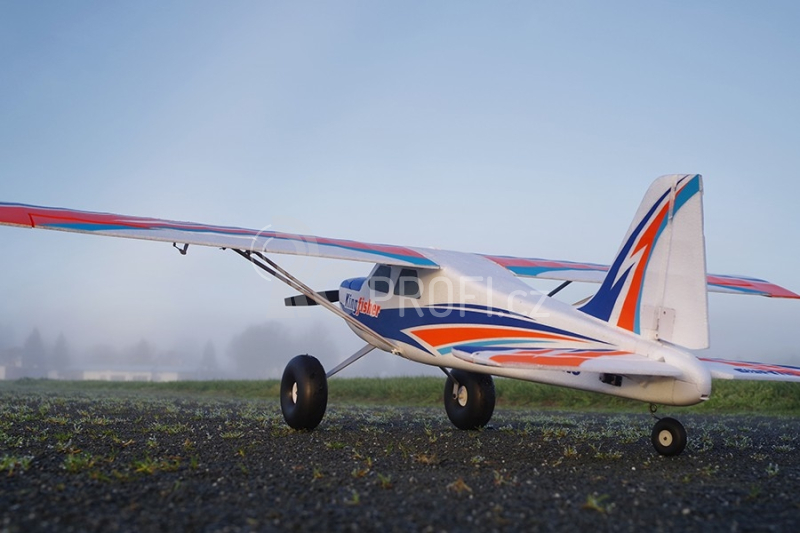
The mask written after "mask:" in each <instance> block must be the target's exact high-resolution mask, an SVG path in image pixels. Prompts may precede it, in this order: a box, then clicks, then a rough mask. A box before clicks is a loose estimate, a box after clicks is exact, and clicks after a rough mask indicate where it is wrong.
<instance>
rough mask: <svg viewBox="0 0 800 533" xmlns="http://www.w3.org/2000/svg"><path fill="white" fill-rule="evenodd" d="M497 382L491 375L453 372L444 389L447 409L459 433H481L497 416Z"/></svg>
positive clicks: (460, 371)
mask: <svg viewBox="0 0 800 533" xmlns="http://www.w3.org/2000/svg"><path fill="white" fill-rule="evenodd" d="M494 402H495V392H494V380H492V376H490V375H488V374H478V373H475V372H467V371H464V370H452V371H451V372H450V374H449V376H448V377H447V381H446V382H445V385H444V409H445V411H447V416H448V418H450V421H451V422H452V423H453V425H455V426H456V427H457V428H458V429H479V428H482V427H483V426H485V425H486V424H487V423H488V422H489V420H490V419H491V418H492V413H494Z"/></svg>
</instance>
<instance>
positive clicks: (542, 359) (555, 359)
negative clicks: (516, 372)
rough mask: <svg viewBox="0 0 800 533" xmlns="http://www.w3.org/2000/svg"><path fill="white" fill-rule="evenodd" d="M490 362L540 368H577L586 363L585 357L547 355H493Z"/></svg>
mask: <svg viewBox="0 0 800 533" xmlns="http://www.w3.org/2000/svg"><path fill="white" fill-rule="evenodd" d="M491 359H492V361H494V362H496V363H500V364H509V363H511V364H524V365H542V366H571V367H579V366H581V363H583V362H584V361H586V359H587V358H586V357H559V356H547V355H533V356H529V355H521V356H517V355H495V356H494V357H492V358H491Z"/></svg>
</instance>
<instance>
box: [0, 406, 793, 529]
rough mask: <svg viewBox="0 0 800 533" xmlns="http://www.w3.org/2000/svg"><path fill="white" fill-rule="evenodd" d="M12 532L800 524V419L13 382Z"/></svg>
mask: <svg viewBox="0 0 800 533" xmlns="http://www.w3.org/2000/svg"><path fill="white" fill-rule="evenodd" d="M0 402H1V403H0V528H2V530H3V531H11V532H16V531H41V530H58V531H143V530H145V531H179V530H202V531H251V530H254V531H270V530H276V531H277V530H280V531H285V530H311V529H315V530H319V531H340V530H344V531H358V530H367V531H372V530H382V531H472V530H478V531H494V530H497V531H512V530H521V531H522V530H524V531H531V530H541V531H550V530H556V531H565V530H569V531H573V530H575V529H576V528H586V529H588V528H591V529H592V530H614V531H616V530H620V531H643V530H648V531H654V530H655V531H662V530H663V531H676V530H679V529H680V530H701V529H702V530H703V531H710V530H719V531H792V532H795V531H800V460H799V459H798V447H800V434H798V429H800V421H799V420H798V419H796V418H779V417H764V416H753V417H751V416H710V415H690V414H686V415H683V416H682V415H681V412H680V410H677V409H676V410H672V411H671V412H670V414H671V415H673V416H677V418H679V419H681V420H682V421H683V422H684V424H685V425H686V428H687V430H688V432H689V445H688V447H687V450H686V451H685V452H684V453H683V454H682V455H681V456H679V457H676V458H664V457H661V456H659V455H657V454H656V452H655V450H654V449H653V447H652V445H651V444H650V430H651V428H652V425H653V420H652V418H650V417H649V416H648V415H647V414H645V408H644V407H643V409H642V413H641V414H607V413H603V414H595V413H590V414H587V413H570V412H550V411H548V412H544V413H542V412H534V411H527V410H502V409H500V410H498V411H497V412H496V413H495V416H494V418H493V420H492V426H491V427H490V428H487V429H485V430H483V431H473V432H465V431H459V430H456V429H454V428H453V427H452V426H451V425H450V423H449V421H448V420H447V417H446V415H445V414H444V409H443V408H438V407H436V408H434V407H431V408H407V407H402V408H397V407H351V406H341V405H334V406H331V407H330V408H329V410H328V414H327V415H326V418H325V420H324V421H323V423H322V425H321V426H320V427H319V428H318V429H317V430H316V431H313V432H296V431H292V430H290V429H288V428H287V427H286V426H285V424H284V423H283V420H282V418H281V415H280V411H279V408H278V407H277V405H276V402H274V401H268V402H267V401H236V400H214V399H192V398H171V397H158V398H143V397H140V396H98V395H93V396H91V397H89V396H81V395H60V396H59V395H53V396H48V395H43V394H28V393H4V394H0Z"/></svg>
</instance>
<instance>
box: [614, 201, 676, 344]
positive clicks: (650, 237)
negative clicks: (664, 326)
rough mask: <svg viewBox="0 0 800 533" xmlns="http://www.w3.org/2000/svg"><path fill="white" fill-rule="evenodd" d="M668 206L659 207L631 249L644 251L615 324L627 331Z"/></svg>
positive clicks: (630, 329)
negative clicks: (654, 242)
mask: <svg viewBox="0 0 800 533" xmlns="http://www.w3.org/2000/svg"><path fill="white" fill-rule="evenodd" d="M671 201H672V200H670V202H671ZM669 206H670V203H667V204H666V205H665V206H664V207H662V208H661V212H660V213H659V214H658V215H656V218H655V219H653V222H652V223H651V224H650V226H649V227H648V228H647V230H646V231H645V233H644V235H643V236H642V238H641V239H640V240H639V244H637V245H636V248H635V249H634V250H633V253H634V254H635V253H637V252H638V251H639V250H641V249H644V253H643V254H642V256H641V257H640V258H639V261H638V263H637V264H636V270H635V271H634V273H633V280H632V281H631V285H630V289H629V290H628V294H627V295H625V303H624V304H622V311H621V312H620V315H619V320H618V321H617V325H618V326H619V327H621V328H624V329H627V330H628V331H633V326H634V324H635V323H636V304H637V303H638V302H639V293H640V292H641V291H642V279H643V278H644V269H645V267H646V266H647V260H648V259H649V257H650V253H651V252H652V251H653V241H654V240H655V238H656V234H657V233H658V228H660V227H661V222H662V221H663V220H664V217H665V216H666V215H667V209H668V208H669Z"/></svg>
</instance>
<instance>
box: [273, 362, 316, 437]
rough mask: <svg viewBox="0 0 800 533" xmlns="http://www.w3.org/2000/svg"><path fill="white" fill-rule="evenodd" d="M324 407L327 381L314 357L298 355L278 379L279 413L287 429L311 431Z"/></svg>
mask: <svg viewBox="0 0 800 533" xmlns="http://www.w3.org/2000/svg"><path fill="white" fill-rule="evenodd" d="M326 407H328V378H327V376H326V375H325V369H323V368H322V364H321V363H320V362H319V360H318V359H317V358H316V357H313V356H311V355H298V356H297V357H295V358H294V359H292V360H291V361H289V364H288V365H286V369H284V371H283V378H282V379H281V411H282V412H283V418H284V419H285V420H286V423H287V424H289V427H291V428H294V429H314V428H315V427H317V426H318V425H319V423H320V422H322V417H323V416H325V408H326Z"/></svg>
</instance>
